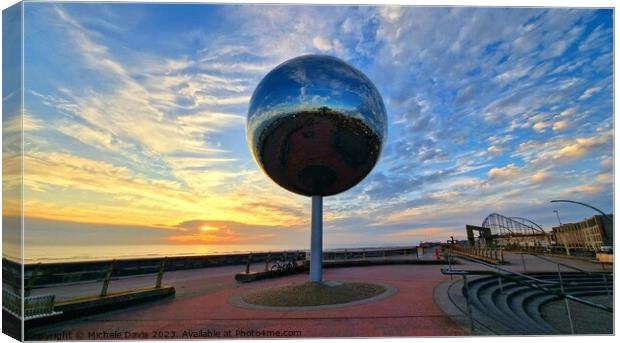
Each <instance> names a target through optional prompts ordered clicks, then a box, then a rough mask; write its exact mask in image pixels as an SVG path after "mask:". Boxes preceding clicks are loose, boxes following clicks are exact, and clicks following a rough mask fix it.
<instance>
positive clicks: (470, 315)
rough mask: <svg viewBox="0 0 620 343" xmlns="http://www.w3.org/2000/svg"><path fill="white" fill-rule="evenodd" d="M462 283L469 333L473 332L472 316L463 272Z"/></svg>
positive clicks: (465, 276) (465, 277)
mask: <svg viewBox="0 0 620 343" xmlns="http://www.w3.org/2000/svg"><path fill="white" fill-rule="evenodd" d="M463 285H464V287H465V302H466V303H467V317H469V333H471V334H473V333H474V317H473V315H472V313H471V304H470V303H469V285H468V284H467V275H465V274H463Z"/></svg>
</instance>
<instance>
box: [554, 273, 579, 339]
mask: <svg viewBox="0 0 620 343" xmlns="http://www.w3.org/2000/svg"><path fill="white" fill-rule="evenodd" d="M557 266H558V277H559V278H560V291H561V292H562V294H564V282H563V281H562V272H561V271H560V265H559V264H558V265H557ZM564 303H565V304H566V313H567V314H568V324H570V333H571V334H572V335H574V334H575V326H574V325H573V316H572V315H571V311H570V303H569V301H568V298H564Z"/></svg>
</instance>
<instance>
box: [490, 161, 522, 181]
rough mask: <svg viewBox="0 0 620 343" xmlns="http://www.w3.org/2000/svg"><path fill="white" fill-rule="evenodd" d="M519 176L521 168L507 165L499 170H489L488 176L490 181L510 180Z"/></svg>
mask: <svg viewBox="0 0 620 343" xmlns="http://www.w3.org/2000/svg"><path fill="white" fill-rule="evenodd" d="M520 174H521V168H519V167H517V166H515V165H514V164H512V163H511V164H509V165H507V166H505V167H501V168H497V167H495V168H491V170H489V173H488V176H489V177H490V178H492V179H500V180H503V179H512V178H515V177H517V176H519V175H520Z"/></svg>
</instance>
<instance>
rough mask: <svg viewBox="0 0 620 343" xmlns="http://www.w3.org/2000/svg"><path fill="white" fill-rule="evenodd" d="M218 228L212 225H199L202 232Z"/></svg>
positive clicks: (217, 229)
mask: <svg viewBox="0 0 620 343" xmlns="http://www.w3.org/2000/svg"><path fill="white" fill-rule="evenodd" d="M219 230H220V229H219V228H217V227H214V226H207V225H205V226H201V227H200V231H202V232H213V231H219Z"/></svg>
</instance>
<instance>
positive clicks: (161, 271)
mask: <svg viewBox="0 0 620 343" xmlns="http://www.w3.org/2000/svg"><path fill="white" fill-rule="evenodd" d="M165 268H166V257H164V258H163V259H162V260H161V264H160V265H159V271H158V272H157V281H155V288H161V280H162V279H163V278H164V269H165Z"/></svg>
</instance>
